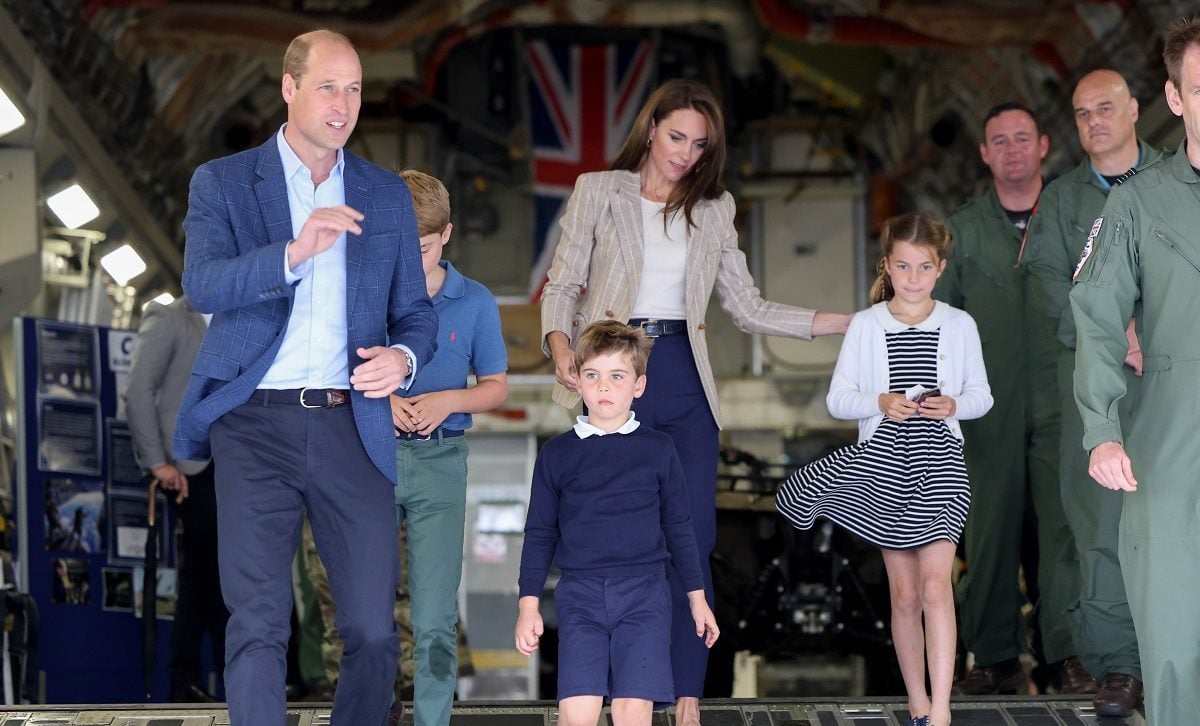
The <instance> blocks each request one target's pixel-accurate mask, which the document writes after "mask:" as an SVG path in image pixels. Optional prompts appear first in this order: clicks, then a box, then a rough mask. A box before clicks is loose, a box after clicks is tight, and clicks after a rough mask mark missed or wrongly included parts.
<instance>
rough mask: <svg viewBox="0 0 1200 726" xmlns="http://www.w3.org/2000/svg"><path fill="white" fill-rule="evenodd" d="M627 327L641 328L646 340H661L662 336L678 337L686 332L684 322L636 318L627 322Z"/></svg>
mask: <svg viewBox="0 0 1200 726" xmlns="http://www.w3.org/2000/svg"><path fill="white" fill-rule="evenodd" d="M629 327H631V328H641V329H642V330H643V331H645V333H646V337H647V338H661V337H662V336H664V335H680V334H682V333H686V332H687V321H686V320H647V319H644V318H637V319H634V320H630V321H629Z"/></svg>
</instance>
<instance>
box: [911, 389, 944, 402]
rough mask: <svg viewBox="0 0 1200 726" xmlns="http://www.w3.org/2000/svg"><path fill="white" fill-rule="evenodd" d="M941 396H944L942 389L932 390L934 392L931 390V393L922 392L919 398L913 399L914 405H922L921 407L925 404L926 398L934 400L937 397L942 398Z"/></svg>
mask: <svg viewBox="0 0 1200 726" xmlns="http://www.w3.org/2000/svg"><path fill="white" fill-rule="evenodd" d="M940 395H942V389H940V388H934V389H932V390H929V391H922V392H921V393H920V394H918V395H917V397H916V398H914V399H913V403H915V404H917V405H918V406H920V405H921V403H922V402H923V401H924V400H925V399H926V398H933V397H935V396H940Z"/></svg>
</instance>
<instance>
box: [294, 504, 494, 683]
mask: <svg viewBox="0 0 1200 726" xmlns="http://www.w3.org/2000/svg"><path fill="white" fill-rule="evenodd" d="M407 540H408V526H407V524H401V525H400V539H399V547H400V563H401V564H400V584H399V587H398V588H397V590H396V609H395V617H396V625H397V626H398V627H399V630H400V664H399V665H400V667H399V669H398V670H397V672H396V692H397V693H398V694H400V696H401V698H403V699H404V700H406V701H411V700H412V697H413V676H414V675H415V674H416V663H415V662H414V661H413V642H414V640H413V629H412V601H411V600H410V599H409V595H408V547H407ZM300 554H301V558H302V559H301V563H302V566H303V567H304V569H305V573H306V574H307V575H308V579H309V581H310V582H311V583H312V589H313V595H314V599H315V600H316V605H317V607H318V609H319V612H320V614H321V619H322V621H323V623H324V635H323V636H322V638H321V660H322V662H323V663H324V666H325V677H326V678H327V679H328V680H329V682H330V683H337V677H338V663H340V662H341V659H342V641H341V639H340V638H338V634H337V628H336V627H335V626H334V617H335V616H336V615H337V608H336V606H335V605H334V602H333V595H332V593H331V592H330V590H329V575H328V574H326V572H325V566H324V565H322V564H321V559H320V557H319V556H318V555H317V546H316V543H315V542H314V541H313V536H312V529H311V528H310V527H309V525H308V520H307V519H306V520H305V522H304V528H303V530H302V532H301V545H300ZM474 674H475V667H474V665H473V664H472V662H471V647H470V645H469V644H468V643H467V633H466V629H465V628H463V625H462V620H461V619H460V620H459V621H458V675H459V677H463V676H471V675H474Z"/></svg>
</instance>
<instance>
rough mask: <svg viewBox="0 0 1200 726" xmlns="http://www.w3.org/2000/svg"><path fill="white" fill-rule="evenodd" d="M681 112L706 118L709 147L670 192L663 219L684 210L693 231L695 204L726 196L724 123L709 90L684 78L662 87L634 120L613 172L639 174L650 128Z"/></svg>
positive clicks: (614, 164)
mask: <svg viewBox="0 0 1200 726" xmlns="http://www.w3.org/2000/svg"><path fill="white" fill-rule="evenodd" d="M681 108H689V109H691V110H693V111H695V112H696V113H699V114H700V115H701V116H703V117H704V120H705V121H706V122H707V123H708V143H707V144H705V146H704V152H703V153H702V154H701V155H700V158H699V159H698V160H697V161H696V163H695V165H693V166H692V168H691V169H690V170H689V171H688V173H687V175H686V176H684V177H683V178H682V179H680V180H679V183H678V184H676V185H675V188H674V189H673V190H672V191H671V196H670V198H669V199H667V206H666V208H665V209H664V210H663V215H664V219H669V218H670V216H671V215H672V214H674V213H675V212H678V211H679V210H680V209H682V210H683V214H684V217H685V218H686V219H687V223H688V225H689V226H693V227H694V226H695V223H693V222H692V209H693V208H694V207H695V206H696V202H698V201H700V200H701V199H717V198H718V197H720V196H721V195H722V194H723V193H724V192H725V187H724V186H723V185H722V184H721V174H722V172H723V171H724V169H725V119H724V117H723V116H722V114H721V106H720V104H718V103H717V98H716V96H714V95H713V92H712V91H711V90H710V89H709V88H708V86H706V85H704V84H703V83H700V82H698V81H690V80H687V79H684V78H676V79H674V80H671V81H667V82H666V83H664V84H662V85H661V86H659V87H658V89H656V90H655V91H654V93H651V94H650V97H649V98H647V99H646V103H645V104H644V105H643V106H642V110H641V111H639V112H638V115H637V118H636V119H634V121H633V127H632V128H631V129H629V135H628V136H626V137H625V143H624V144H623V145H622V146H621V150H620V151H619V152H618V153H617V158H616V159H615V160H613V163H612V169H614V170H622V171H638V170H640V169H641V168H642V164H644V163H645V162H646V159H647V158H648V157H649V152H650V145H649V144H648V143H646V142H647V140H648V139H649V138H650V129H651V127H652V126H654V125H655V124H658V123H661V122H662V120H663V119H665V118H666V117H667V116H670V115H671V114H672V113H673V112H675V111H677V110H679V109H681Z"/></svg>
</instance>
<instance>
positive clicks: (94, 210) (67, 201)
mask: <svg viewBox="0 0 1200 726" xmlns="http://www.w3.org/2000/svg"><path fill="white" fill-rule="evenodd" d="M46 206H48V207H50V211H52V212H54V213H55V214H56V215H58V218H59V219H60V220H62V223H63V226H64V227H70V228H71V229H75V228H76V227H82V226H83V225H85V224H87V223H88V222H90V221H92V220H93V219H95V218H96V217H99V216H100V207H97V206H96V203H95V202H93V201H92V198H91V197H89V196H88V194H87V192H85V191H83V187H81V186H79V185H78V184H72V185H71V186H69V187H67V188H66V189H64V190H62V191H61V192H59V193H58V194H55V195H53V196H51V197H48V198H47V199H46Z"/></svg>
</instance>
